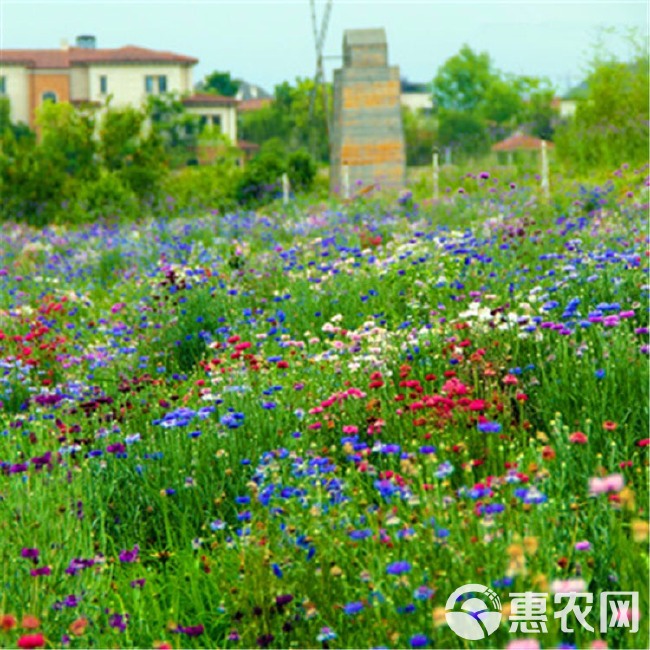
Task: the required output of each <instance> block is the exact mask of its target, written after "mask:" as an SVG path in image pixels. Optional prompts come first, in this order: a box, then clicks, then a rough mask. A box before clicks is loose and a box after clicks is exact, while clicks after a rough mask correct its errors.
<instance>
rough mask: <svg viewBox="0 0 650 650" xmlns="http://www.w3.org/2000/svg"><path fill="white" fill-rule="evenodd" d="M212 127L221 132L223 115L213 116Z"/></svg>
mask: <svg viewBox="0 0 650 650" xmlns="http://www.w3.org/2000/svg"><path fill="white" fill-rule="evenodd" d="M212 126H213V127H214V128H215V130H217V131H221V115H213V116H212Z"/></svg>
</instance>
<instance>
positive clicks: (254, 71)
mask: <svg viewBox="0 0 650 650" xmlns="http://www.w3.org/2000/svg"><path fill="white" fill-rule="evenodd" d="M649 5H650V2H649V1H648V0H607V1H603V0H600V1H598V0H591V1H586V0H583V1H580V0H578V1H574V2H564V1H552V0H539V1H537V2H530V1H527V0H509V1H502V2H495V1H494V0H474V1H471V2H470V1H466V0H453V1H451V0H447V1H443V0H419V1H409V0H383V1H382V0H380V1H376V0H375V1H372V2H371V1H369V0H355V1H352V0H334V3H333V8H332V13H331V20H330V23H329V31H328V33H327V38H326V43H325V54H328V55H340V54H341V43H342V38H343V31H344V30H345V29H349V28H369V27H384V28H385V29H386V33H387V36H388V56H389V61H390V63H391V64H392V65H399V66H400V72H401V75H402V76H403V77H406V78H408V79H409V80H411V81H430V80H431V79H432V78H433V76H434V75H435V73H436V69H437V68H438V66H440V65H441V64H442V63H444V61H445V60H446V59H447V58H449V57H450V56H452V55H453V54H455V53H456V52H457V51H458V50H459V48H460V47H461V45H462V44H463V43H468V44H469V45H470V47H472V48H474V49H477V50H485V51H487V52H488V53H489V54H490V55H491V57H492V59H493V61H494V62H495V64H496V65H497V67H498V68H500V69H502V70H504V71H506V72H513V73H521V74H523V73H525V74H532V75H539V76H547V77H548V78H550V80H551V81H552V82H553V83H554V84H555V85H556V87H557V88H558V89H559V90H560V91H563V90H565V89H566V87H567V86H569V85H574V84H576V83H578V82H579V81H580V79H581V77H582V74H583V72H584V69H585V65H586V63H587V61H588V60H589V57H590V51H591V48H592V46H593V44H594V43H595V41H596V38H597V35H598V34H599V32H600V31H601V29H602V28H615V29H616V30H617V33H618V36H611V37H608V38H607V39H606V41H607V43H608V46H609V48H610V49H611V50H612V51H613V52H615V53H616V54H618V55H619V56H621V57H623V58H626V57H627V56H628V54H629V52H630V49H629V45H628V44H627V42H626V39H625V38H622V36H621V35H622V34H625V33H626V31H627V30H629V29H636V30H637V31H638V33H639V34H640V35H641V36H642V37H643V38H646V39H647V37H648V12H649ZM323 7H324V2H323V0H318V2H317V9H318V12H319V17H320V15H321V14H322V9H323ZM78 34H94V35H96V37H97V43H98V47H120V46H122V45H127V44H129V45H140V46H142V47H149V48H153V49H161V50H163V49H164V50H171V51H173V52H177V53H180V54H187V55H191V56H194V57H196V58H198V59H199V64H198V65H197V66H196V67H195V68H194V80H195V81H198V80H199V79H201V78H202V77H203V76H204V75H205V74H206V73H208V72H210V71H212V70H215V69H216V70H227V71H230V72H231V73H232V74H233V76H235V77H239V78H243V79H245V80H246V81H249V82H252V83H257V84H259V85H261V86H262V87H264V88H266V89H267V90H269V91H272V90H273V86H274V85H275V84H277V83H280V82H281V81H284V80H291V81H293V80H294V79H295V78H296V77H298V76H312V75H313V73H314V68H315V54H314V43H313V36H312V27H311V13H310V8H309V0H284V1H279V0H273V1H271V0H255V1H250V0H230V1H224V0H182V1H180V0H175V1H169V0H167V1H160V0H157V1H155V2H153V1H150V0H145V1H142V0H141V1H139V2H138V1H137V0H136V1H133V0H101V1H93V0H77V1H65V0H64V1H55V0H39V1H35V0H34V1H33V0H0V47H2V48H57V47H59V46H60V43H61V40H62V39H68V41H69V42H70V43H71V44H73V43H74V39H75V37H76V35H78ZM338 65H339V62H338V61H337V60H334V59H332V60H328V61H327V62H326V73H327V76H328V79H330V80H331V71H332V69H333V68H334V67H338Z"/></svg>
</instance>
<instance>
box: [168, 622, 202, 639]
mask: <svg viewBox="0 0 650 650" xmlns="http://www.w3.org/2000/svg"><path fill="white" fill-rule="evenodd" d="M174 631H175V632H177V633H178V634H185V635H186V636H200V635H201V634H203V632H205V627H203V625H200V624H199V625H187V626H182V625H179V626H178V627H177V628H176V629H175V630H174Z"/></svg>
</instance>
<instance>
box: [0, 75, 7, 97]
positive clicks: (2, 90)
mask: <svg viewBox="0 0 650 650" xmlns="http://www.w3.org/2000/svg"><path fill="white" fill-rule="evenodd" d="M6 94H7V77H5V76H4V75H0V95H6Z"/></svg>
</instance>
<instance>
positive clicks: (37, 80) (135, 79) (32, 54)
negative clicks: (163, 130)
mask: <svg viewBox="0 0 650 650" xmlns="http://www.w3.org/2000/svg"><path fill="white" fill-rule="evenodd" d="M197 62H198V60H197V59H195V58H193V57H191V56H184V55H182V54H175V53H173V52H161V51H157V50H149V49H146V48H143V47H136V46H135V45H126V46H125V47H120V48H114V49H108V48H97V47H96V39H95V37H94V36H79V37H78V38H77V41H76V46H75V47H69V46H68V45H67V43H63V44H62V46H61V48H60V49H58V50H22V49H21V50H4V49H2V50H0V93H1V94H3V95H6V96H7V97H9V100H10V103H11V119H12V121H14V122H24V123H26V124H29V125H30V126H33V125H34V115H35V111H36V109H37V108H38V107H39V106H40V105H41V104H42V103H43V102H44V101H48V100H49V101H54V102H70V103H73V104H83V103H88V102H90V103H94V104H97V105H101V104H104V103H105V101H106V100H107V99H108V97H109V96H110V97H111V106H116V107H120V106H141V105H142V104H144V102H145V101H146V99H147V97H148V96H149V95H157V94H163V93H168V92H169V93H179V94H181V95H184V94H189V93H190V92H191V91H192V67H193V66H194V65H196V63H197Z"/></svg>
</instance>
